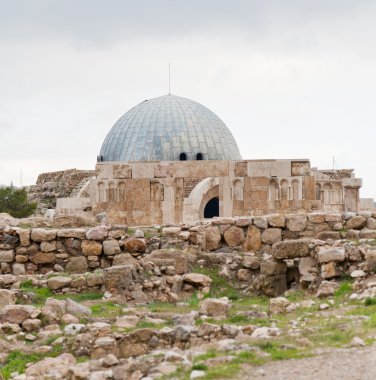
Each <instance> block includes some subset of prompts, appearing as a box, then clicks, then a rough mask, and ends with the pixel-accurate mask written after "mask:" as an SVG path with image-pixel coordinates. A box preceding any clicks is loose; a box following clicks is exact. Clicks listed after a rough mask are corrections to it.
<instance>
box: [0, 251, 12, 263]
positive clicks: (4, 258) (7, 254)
mask: <svg viewBox="0 0 376 380" xmlns="http://www.w3.org/2000/svg"><path fill="white" fill-rule="evenodd" d="M13 260H14V252H13V250H12V249H7V250H6V251H0V263H11V262H12V261H13Z"/></svg>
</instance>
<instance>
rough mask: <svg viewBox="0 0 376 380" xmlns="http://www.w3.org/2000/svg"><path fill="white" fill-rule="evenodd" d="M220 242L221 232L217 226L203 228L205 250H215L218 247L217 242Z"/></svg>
mask: <svg viewBox="0 0 376 380" xmlns="http://www.w3.org/2000/svg"><path fill="white" fill-rule="evenodd" d="M220 242H221V233H220V232H219V228H218V227H217V226H213V227H208V228H207V229H206V230H205V250H206V251H215V250H216V249H218V248H219V243H220Z"/></svg>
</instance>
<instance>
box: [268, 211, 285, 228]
mask: <svg viewBox="0 0 376 380" xmlns="http://www.w3.org/2000/svg"><path fill="white" fill-rule="evenodd" d="M267 220H268V223H269V226H271V227H277V228H284V227H285V225H286V220H285V217H284V216H283V215H279V214H275V215H269V216H267Z"/></svg>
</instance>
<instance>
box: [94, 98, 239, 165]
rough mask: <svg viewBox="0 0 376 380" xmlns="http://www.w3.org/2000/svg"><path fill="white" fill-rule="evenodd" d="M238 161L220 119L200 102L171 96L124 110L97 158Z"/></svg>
mask: <svg viewBox="0 0 376 380" xmlns="http://www.w3.org/2000/svg"><path fill="white" fill-rule="evenodd" d="M181 153H185V154H186V157H187V160H195V159H196V155H197V154H198V153H201V154H202V159H204V160H239V159H241V156H240V153H239V148H238V146H237V145H236V142H235V140H234V137H233V136H232V134H231V132H230V131H229V129H228V128H227V127H226V125H225V124H224V123H223V122H222V120H221V119H220V118H219V117H218V116H217V115H216V114H214V113H213V112H212V111H210V110H209V109H208V108H206V107H204V106H203V105H201V104H199V103H196V102H194V101H193V100H190V99H186V98H182V97H180V96H175V95H171V94H169V95H165V96H160V97H158V98H154V99H151V100H145V101H144V102H142V103H140V104H138V105H137V106H136V107H133V108H132V109H131V110H129V111H128V112H127V113H125V114H124V115H123V116H122V117H121V118H120V119H119V120H118V121H117V122H116V124H115V125H114V126H113V127H112V129H111V130H110V132H109V133H108V134H107V137H106V139H105V140H104V142H103V145H102V148H101V151H100V155H99V157H98V160H99V161H176V160H179V157H180V154H181Z"/></svg>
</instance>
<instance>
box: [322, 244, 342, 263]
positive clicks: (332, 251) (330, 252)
mask: <svg viewBox="0 0 376 380" xmlns="http://www.w3.org/2000/svg"><path fill="white" fill-rule="evenodd" d="M345 258H346V250H345V247H330V246H323V247H319V251H318V253H317V259H318V261H319V263H328V262H329V261H344V260H345Z"/></svg>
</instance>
